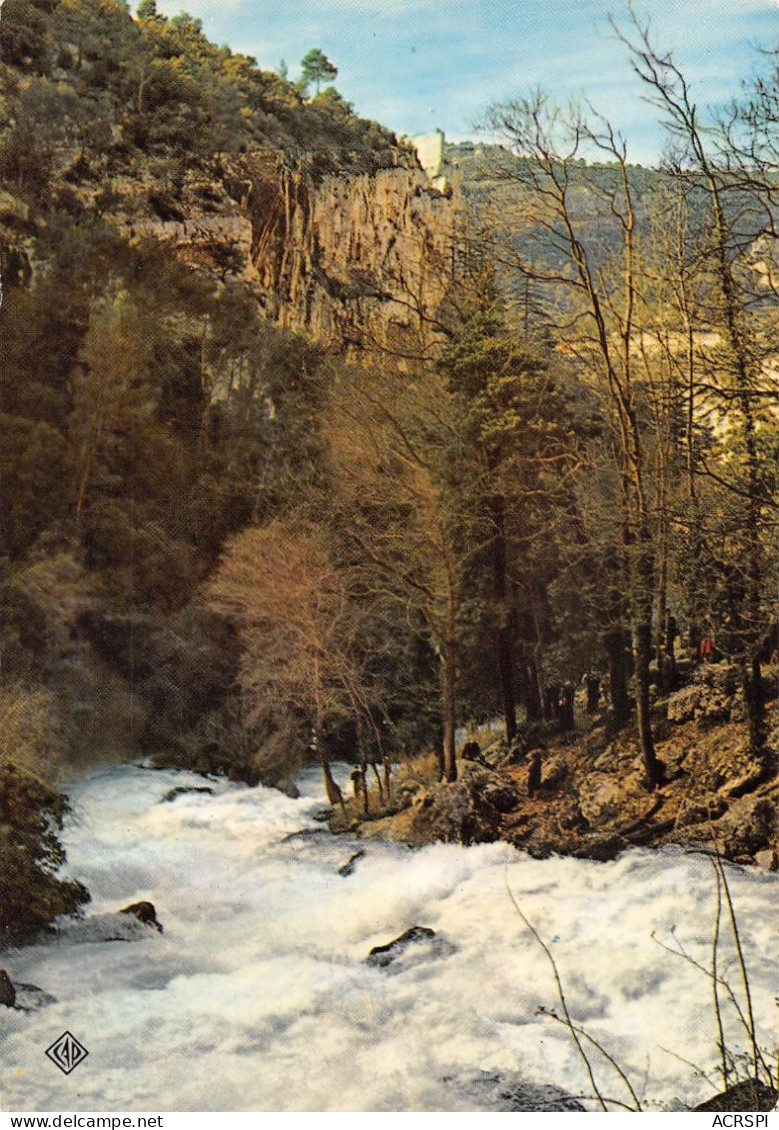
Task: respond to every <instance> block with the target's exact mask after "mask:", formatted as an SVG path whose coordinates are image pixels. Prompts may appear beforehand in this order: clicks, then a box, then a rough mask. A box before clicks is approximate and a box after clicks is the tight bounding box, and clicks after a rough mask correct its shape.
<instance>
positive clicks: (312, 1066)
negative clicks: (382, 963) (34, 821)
mask: <svg viewBox="0 0 779 1130" xmlns="http://www.w3.org/2000/svg"><path fill="white" fill-rule="evenodd" d="M344 772H346V770H344ZM204 783H205V782H204V781H203V779H202V778H201V777H197V776H195V775H193V774H189V773H182V772H174V771H154V772H152V771H148V770H145V769H142V768H139V767H136V766H128V765H125V766H119V767H114V768H111V769H108V770H106V771H103V772H99V773H94V774H92V775H90V776H89V777H87V778H85V779H84V780H82V781H80V782H78V783H77V784H76V785H74V786H73V787H72V788H71V790H70V799H71V803H72V806H73V811H72V814H71V816H70V818H69V821H68V824H67V826H66V831H65V836H64V840H65V846H66V848H67V851H68V857H69V862H68V871H69V873H71V874H73V875H75V876H77V877H78V878H79V879H81V880H82V881H83V882H84V883H85V884H86V885H87V887H88V888H89V890H90V891H91V892H92V897H93V902H92V904H91V905H90V906H89V907H88V912H89V915H90V916H91V915H104V914H107V913H109V912H111V911H115V910H117V909H118V908H119V907H121V906H124V905H125V904H127V903H130V902H134V901H138V900H142V899H143V900H149V901H151V902H153V903H154V904H155V906H156V908H157V914H158V917H159V919H160V921H161V922H162V923H163V924H164V927H165V930H164V933H163V934H161V935H160V934H157V933H155V932H154V931H152V930H149V931H148V936H146V937H143V938H141V939H140V940H137V941H98V940H94V935H93V934H90V931H89V930H88V929H85V928H84V926H83V925H81V926H77V927H76V928H73V929H70V930H67V929H66V930H65V932H64V933H63V935H62V936H61V937H60V938H58V939H56V940H55V941H53V942H51V943H49V944H46V945H39V946H35V947H29V948H25V949H20V950H15V951H10V952H8V953H6V954H3V955H2V963H3V964H4V965H5V967H6V968H7V969H8V971H9V973H10V974H11V977H12V978H13V979H14V980H15V981H22V982H32V983H34V984H36V985H39V986H40V987H41V988H42V989H44V990H46V992H48V993H51V994H52V995H53V996H54V997H55V998H56V1003H54V1004H51V1005H48V1006H47V1007H45V1008H42V1009H40V1010H39V1011H36V1012H30V1013H23V1012H14V1011H10V1010H1V1011H2V1016H1V1017H0V1025H2V1028H0V1032H2V1035H0V1040H1V1041H2V1042H1V1044H0V1066H1V1067H2V1079H3V1083H2V1106H3V1108H4V1109H6V1110H43V1111H45V1110H66V1109H67V1110H109V1111H110V1110H112V1109H113V1110H130V1111H132V1110H163V1111H164V1110H181V1111H187V1110H205V1111H209V1110H225V1111H230V1110H257V1111H262V1110H264V1111H284V1110H297V1111H360V1110H364V1111H399V1110H404V1111H411V1110H452V1111H454V1110H469V1109H471V1110H472V1109H475V1106H474V1099H473V1097H472V1095H471V1096H470V1097H469V1095H468V1094H466V1093H465V1092H464V1091H462V1090H461V1089H459V1088H458V1087H457V1080H458V1079H461V1078H464V1077H466V1076H468V1075H472V1074H473V1072H474V1071H477V1070H488V1071H499V1072H506V1073H509V1072H517V1071H519V1072H521V1073H522V1074H523V1075H524V1076H525V1077H526V1078H527V1079H528V1080H529V1081H530V1082H533V1083H538V1084H541V1083H555V1084H557V1085H558V1086H560V1087H562V1088H564V1089H566V1090H567V1091H569V1092H570V1093H572V1094H581V1093H585V1092H587V1091H588V1083H587V1077H586V1073H585V1071H584V1068H583V1065H582V1063H581V1061H580V1059H579V1058H578V1056H577V1053H576V1049H575V1048H574V1046H573V1045H572V1042H571V1040H570V1038H569V1037H568V1035H567V1034H566V1032H565V1030H564V1029H563V1028H562V1026H561V1025H559V1024H557V1023H556V1022H555V1021H554V1020H552V1019H550V1018H548V1017H544V1016H542V1015H538V1014H537V1011H536V1010H537V1008H538V1006H539V1005H541V1006H544V1007H546V1008H548V1009H551V1008H557V1009H558V1011H559V1002H558V1000H557V996H556V991H555V984H554V978H553V974H552V970H551V968H550V966H549V963H548V961H547V958H546V957H545V956H544V954H543V952H542V951H541V949H540V947H539V946H538V943H537V942H536V941H535V940H534V939H533V938H532V936H531V935H530V934H529V932H528V931H527V929H526V928H525V927H524V925H523V923H522V921H521V919H520V917H519V916H518V915H517V913H516V910H515V909H514V906H513V904H512V901H511V898H510V896H509V888H510V890H511V891H512V892H513V894H514V897H515V898H516V899H517V901H518V902H519V904H520V905H521V907H522V910H523V913H524V914H525V915H526V916H527V918H528V919H529V920H530V921H531V922H532V923H533V925H534V926H535V927H536V929H537V930H538V931H539V933H540V935H541V936H542V937H543V938H544V940H545V941H546V942H547V944H548V945H549V947H550V949H551V951H552V952H553V953H554V956H555V959H556V961H557V963H558V966H559V970H560V975H561V977H562V980H563V983H564V986H565V991H566V996H567V1002H568V1007H569V1010H570V1012H571V1015H572V1017H573V1018H574V1020H575V1022H576V1023H580V1024H582V1025H583V1026H584V1027H585V1028H586V1030H587V1031H588V1032H589V1033H590V1034H591V1035H592V1036H593V1037H594V1038H595V1039H597V1040H598V1041H599V1042H601V1043H602V1044H603V1045H604V1046H605V1047H607V1048H608V1050H609V1052H610V1053H611V1054H612V1055H614V1057H615V1058H616V1059H617V1060H618V1061H619V1063H620V1064H621V1066H622V1067H623V1068H624V1069H625V1070H626V1071H627V1072H628V1073H629V1074H630V1075H631V1078H632V1080H633V1084H634V1087H635V1088H636V1090H637V1091H638V1092H639V1095H640V1097H641V1098H642V1100H644V1099H645V1100H648V1104H649V1105H650V1106H651V1105H653V1104H655V1105H660V1106H663V1105H665V1106H666V1107H673V1106H675V1105H677V1104H679V1103H692V1102H698V1101H701V1100H702V1098H704V1097H708V1094H709V1093H710V1091H711V1089H710V1088H708V1089H707V1088H706V1085H705V1084H703V1083H702V1082H701V1081H700V1080H699V1079H696V1078H695V1076H694V1073H693V1071H692V1069H691V1068H690V1067H688V1066H686V1065H685V1064H684V1063H682V1062H681V1060H680V1059H679V1058H678V1057H682V1058H683V1059H685V1060H688V1061H689V1062H692V1063H695V1064H698V1065H699V1066H701V1067H704V1068H708V1067H711V1066H712V1065H713V1064H715V1062H716V1027H715V1023H714V1017H713V1015H712V1010H711V985H710V982H709V979H708V978H707V977H706V976H705V975H704V974H703V973H701V972H699V971H697V970H695V969H694V968H693V967H692V966H691V965H690V964H689V963H687V962H685V961H683V960H682V959H680V958H675V957H673V956H671V955H669V954H668V953H667V952H666V951H665V950H663V949H662V948H661V946H659V945H658V944H657V942H656V941H655V940H653V938H652V934H653V933H654V934H655V935H656V937H657V938H658V939H660V940H662V941H665V942H666V943H672V942H673V938H674V936H675V938H677V939H678V940H679V941H680V942H681V943H682V944H683V945H684V947H685V948H686V949H687V951H688V952H689V953H690V955H691V956H694V957H695V958H696V959H697V960H700V961H702V962H703V963H704V964H706V963H708V960H709V954H710V947H711V936H712V927H713V921H714V904H715V893H714V881H713V873H712V869H711V866H710V864H709V863H708V861H706V860H703V859H701V858H700V857H699V856H695V855H690V854H685V853H683V852H680V851H678V852H671V851H664V852H659V853H653V852H649V851H631V852H628V853H626V854H625V855H623V856H621V857H620V858H619V859H618V860H615V861H614V862H612V863H607V864H599V863H594V862H589V861H585V860H573V859H557V858H553V859H548V860H544V861H537V860H532V859H530V858H528V857H527V856H525V855H523V854H521V853H518V852H516V851H514V850H513V849H511V848H509V847H508V846H507V845H504V844H490V845H481V846H475V847H470V848H464V847H458V846H455V845H444V844H435V845H430V846H429V847H425V848H423V849H420V850H415V851H411V850H409V849H408V848H406V847H404V846H402V845H393V844H379V843H373V842H365V843H360V844H359V846H360V847H361V848H362V849H363V850H364V852H365V854H364V856H363V857H362V858H360V859H359V860H358V861H357V862H356V865H355V868H354V871H353V873H352V874H351V875H349V876H347V877H344V876H341V875H339V874H338V868H339V866H341V865H342V864H343V863H344V862H345V861H346V860H347V859H348V858H349V857H350V855H352V854H353V852H354V851H355V850H356V847H357V845H358V841H355V840H354V839H353V838H350V837H338V838H336V837H332V836H330V835H329V833H328V832H327V831H326V830H323V828H322V825H320V824H317V823H316V822H315V821H314V820H313V819H312V816H313V813H314V812H315V811H316V809H317V808H319V807H321V805H322V785H321V777H320V775H319V774H318V773H316V772H309V773H306V774H305V775H304V777H303V779H302V781H301V793H302V795H301V797H300V799H298V800H291V799H289V798H287V797H285V796H283V795H282V794H281V793H278V792H276V791H274V790H272V789H265V788H262V787H259V788H247V787H243V786H240V785H235V784H231V783H228V782H223V781H220V782H208V784H209V785H210V786H211V787H212V788H213V789H214V795H206V794H202V793H183V794H181V795H179V796H177V797H176V798H175V799H174V800H173V801H170V802H164V803H163V802H162V797H163V796H164V795H165V794H166V793H167V792H168V791H169V790H170V789H172V788H176V787H188V786H192V787H202V786H203V785H204ZM729 874H730V881H731V887H732V893H733V899H734V903H735V905H736V910H737V913H738V915H739V921H740V925H741V929H742V940H743V942H744V946H745V949H746V955H747V961H748V964H749V968H750V972H751V978H752V998H753V1004H754V1007H755V1013H756V1019H757V1021H758V1025H759V1026H760V1027H761V1028H762V1030H763V1031H764V1032H765V1033H766V1041H765V1042H766V1043H770V1034H771V1032H772V1030H773V1028H772V1025H773V1016H772V1009H773V997H774V993H775V977H774V973H773V970H775V968H776V961H777V957H778V956H779V954H778V953H777V950H778V949H779V946H778V945H777V938H776V935H775V931H774V929H773V927H772V908H773V907H774V906H775V897H776V891H777V880H778V878H779V877H778V876H776V875H769V874H767V873H762V872H758V871H757V870H756V869H738V868H732V869H731V870H730V872H729ZM411 925H422V926H428V927H432V929H434V930H435V931H436V933H437V934H438V935H439V936H441V937H442V939H444V940H445V941H446V942H447V943H448V944H447V945H445V946H440V947H439V948H437V949H436V948H434V947H428V948H425V947H424V946H421V947H419V949H418V950H416V951H415V950H414V949H413V948H410V949H409V950H408V951H407V952H406V954H405V955H404V957H403V958H402V959H401V960H400V961H399V962H398V963H397V965H395V966H390V967H389V968H388V969H384V970H382V969H377V968H375V967H373V966H369V965H367V964H366V962H365V958H366V956H367V954H368V952H369V950H370V949H371V947H372V946H374V945H377V944H380V943H383V942H387V941H389V940H391V939H392V938H394V937H396V936H397V935H399V934H400V933H402V932H403V931H404V930H406V929H407V928H408V927H409V926H411ZM720 961H721V968H722V970H723V972H724V973H725V975H726V977H728V979H729V980H730V982H731V983H732V985H733V987H734V989H736V990H738V985H739V974H738V969H737V965H736V959H735V955H734V954H733V952H732V948H731V947H729V946H728V947H726V948H725V949H723V952H722V953H721V955H720ZM65 1029H67V1030H69V1031H70V1032H72V1033H73V1035H74V1036H76V1037H77V1038H78V1039H79V1040H80V1041H81V1042H82V1043H83V1044H84V1045H85V1046H86V1047H87V1048H88V1050H89V1057H88V1058H87V1059H86V1060H85V1061H84V1062H83V1063H82V1064H81V1065H79V1066H78V1067H77V1068H76V1069H75V1070H74V1071H73V1073H72V1074H71V1075H68V1076H64V1075H62V1074H61V1073H60V1072H59V1071H58V1069H57V1068H56V1067H55V1066H54V1065H53V1064H51V1063H50V1062H49V1060H48V1059H47V1058H46V1057H45V1055H44V1051H45V1049H46V1048H47V1047H48V1046H49V1045H50V1044H51V1043H53V1041H54V1040H55V1039H56V1038H57V1037H58V1036H59V1035H60V1034H61V1033H62V1032H63V1031H64V1030H65ZM730 1032H731V1042H732V1045H733V1047H734V1050H735V1052H736V1054H739V1053H740V1052H742V1051H746V1050H747V1043H748V1041H747V1039H746V1036H745V1033H744V1032H743V1031H741V1032H739V1030H738V1027H737V1025H736V1024H735V1023H731V1024H730ZM595 1058H596V1059H597V1057H595ZM596 1069H597V1070H598V1075H599V1080H600V1082H601V1086H602V1089H603V1091H604V1093H606V1094H609V1095H613V1096H614V1097H615V1098H618V1099H620V1100H623V1101H626V1100H627V1096H626V1094H625V1091H624V1088H623V1087H622V1085H621V1084H620V1083H619V1081H618V1080H617V1079H616V1077H615V1075H614V1073H613V1070H612V1069H610V1068H608V1066H607V1065H605V1064H602V1065H600V1066H598V1065H596Z"/></svg>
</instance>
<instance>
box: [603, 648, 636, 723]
mask: <svg viewBox="0 0 779 1130" xmlns="http://www.w3.org/2000/svg"><path fill="white" fill-rule="evenodd" d="M603 646H604V648H605V651H606V656H607V658H608V663H609V684H610V687H611V717H612V722H613V724H614V728H615V729H616V730H624V728H625V726H627V724H628V722H629V721H630V699H629V698H628V681H627V654H626V650H625V636H624V632H623V630H622V628H615V629H614V630H612V631H610V632H607V633H606V635H605V636H604V639H603Z"/></svg>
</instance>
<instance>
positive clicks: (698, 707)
mask: <svg viewBox="0 0 779 1130" xmlns="http://www.w3.org/2000/svg"><path fill="white" fill-rule="evenodd" d="M745 716H746V715H745V710H744V703H743V697H742V695H741V693H740V690H739V675H738V668H737V667H736V666H735V665H734V664H732V663H706V664H702V665H701V666H700V667H699V668H698V669H697V671H696V672H695V676H694V679H693V682H692V683H691V684H690V685H689V686H687V687H684V688H683V689H682V690H680V691H677V692H676V694H673V695H671V697H670V698H669V700H668V721H669V722H674V723H676V724H681V723H683V722H692V721H695V722H698V723H699V724H700V725H712V724H714V723H717V722H728V721H733V722H741V721H743V720H744V718H745Z"/></svg>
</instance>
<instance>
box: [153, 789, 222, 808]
mask: <svg viewBox="0 0 779 1130" xmlns="http://www.w3.org/2000/svg"><path fill="white" fill-rule="evenodd" d="M186 793H207V794H208V795H209V796H213V795H214V790H213V789H212V788H210V787H209V786H208V785H179V786H178V788H175V789H170V790H169V791H168V792H167V793H165V796H164V797H163V798H162V800H161V801H160V804H165V803H166V802H168V803H169V802H170V801H172V800H175V799H176V797H180V796H184V795H185V794H186Z"/></svg>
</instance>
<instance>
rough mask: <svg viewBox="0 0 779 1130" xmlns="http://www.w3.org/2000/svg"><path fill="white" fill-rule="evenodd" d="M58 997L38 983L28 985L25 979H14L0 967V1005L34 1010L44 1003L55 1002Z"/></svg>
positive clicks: (23, 1010)
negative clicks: (40, 986)
mask: <svg viewBox="0 0 779 1130" xmlns="http://www.w3.org/2000/svg"><path fill="white" fill-rule="evenodd" d="M55 1000H56V998H55V997H53V996H52V995H51V993H47V992H45V991H44V990H43V989H41V988H39V987H38V985H27V984H25V983H24V982H23V981H12V980H11V978H10V977H9V976H8V973H7V972H6V970H5V969H0V1005H5V1007H6V1008H15V1009H17V1011H19V1012H32V1011H33V1009H36V1008H43V1006H44V1005H47V1004H54V1003H55Z"/></svg>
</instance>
